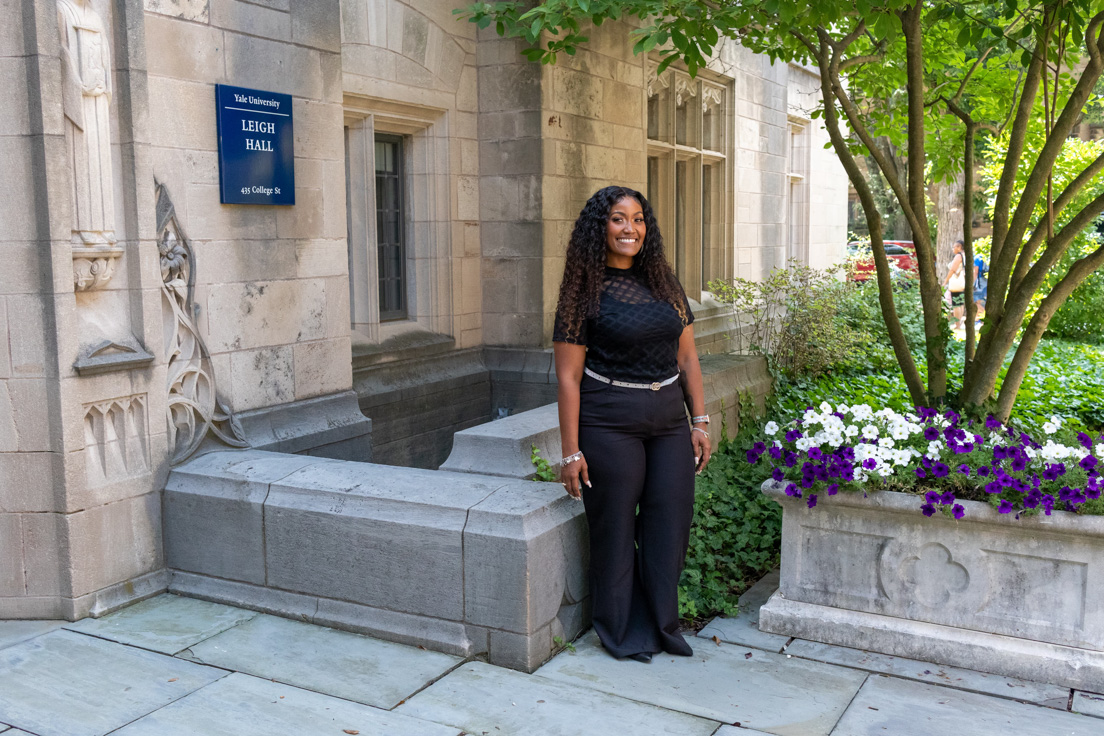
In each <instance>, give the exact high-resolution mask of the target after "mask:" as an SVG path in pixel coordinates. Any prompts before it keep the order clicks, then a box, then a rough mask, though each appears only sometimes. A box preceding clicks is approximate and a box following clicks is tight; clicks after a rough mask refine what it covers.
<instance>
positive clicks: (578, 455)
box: [560, 450, 583, 465]
mask: <svg viewBox="0 0 1104 736" xmlns="http://www.w3.org/2000/svg"><path fill="white" fill-rule="evenodd" d="M582 459H583V451H582V450H579V451H578V452H576V453H575V454H574V455H568V456H567V457H565V458H564V459H563V460H560V465H570V464H571V463H573V462H575V461H576V460H582Z"/></svg>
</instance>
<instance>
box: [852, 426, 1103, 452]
mask: <svg viewBox="0 0 1104 736" xmlns="http://www.w3.org/2000/svg"><path fill="white" fill-rule="evenodd" d="M858 433H859V428H858V427H856V426H855V425H854V424H848V425H847V427H845V428H844V430H843V434H844V436H845V437H854V436H856V435H857V434H858ZM1102 447H1104V445H1102Z"/></svg>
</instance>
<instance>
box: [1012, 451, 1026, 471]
mask: <svg viewBox="0 0 1104 736" xmlns="http://www.w3.org/2000/svg"><path fill="white" fill-rule="evenodd" d="M1026 469H1027V456H1026V455H1018V456H1017V457H1016V459H1015V460H1013V461H1012V470H1013V471H1015V472H1017V473H1020V472H1023V471H1024V470H1026Z"/></svg>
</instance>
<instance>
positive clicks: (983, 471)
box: [977, 465, 989, 478]
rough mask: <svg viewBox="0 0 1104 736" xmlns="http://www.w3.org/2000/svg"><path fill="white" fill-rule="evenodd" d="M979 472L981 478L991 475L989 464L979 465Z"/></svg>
mask: <svg viewBox="0 0 1104 736" xmlns="http://www.w3.org/2000/svg"><path fill="white" fill-rule="evenodd" d="M977 474H978V477H979V478H984V477H985V476H987V475H989V466H988V465H981V466H979V467H978V469H977Z"/></svg>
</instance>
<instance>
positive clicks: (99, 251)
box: [73, 245, 126, 291]
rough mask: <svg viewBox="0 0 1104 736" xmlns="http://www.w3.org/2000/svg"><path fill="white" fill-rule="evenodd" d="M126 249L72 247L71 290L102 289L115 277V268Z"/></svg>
mask: <svg viewBox="0 0 1104 736" xmlns="http://www.w3.org/2000/svg"><path fill="white" fill-rule="evenodd" d="M125 252H126V249H125V248H123V247H122V246H118V245H74V246H73V288H74V289H76V290H77V291H95V290H97V289H102V288H103V287H104V286H106V285H107V282H108V281H110V280H111V277H112V276H114V275H115V268H116V267H117V266H118V262H119V259H120V258H122V257H123V253H125Z"/></svg>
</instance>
